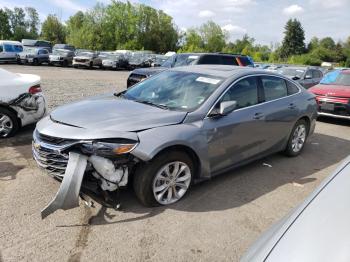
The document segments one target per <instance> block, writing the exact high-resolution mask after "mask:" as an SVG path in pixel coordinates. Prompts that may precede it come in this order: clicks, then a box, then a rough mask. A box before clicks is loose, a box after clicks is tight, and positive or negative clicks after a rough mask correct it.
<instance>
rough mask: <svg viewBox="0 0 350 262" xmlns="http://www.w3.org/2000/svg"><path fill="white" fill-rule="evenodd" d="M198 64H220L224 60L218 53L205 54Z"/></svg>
mask: <svg viewBox="0 0 350 262" xmlns="http://www.w3.org/2000/svg"><path fill="white" fill-rule="evenodd" d="M198 64H210V65H213V64H214V65H220V64H222V60H221V57H220V56H217V55H204V56H202V57H201V58H200V59H199V61H198Z"/></svg>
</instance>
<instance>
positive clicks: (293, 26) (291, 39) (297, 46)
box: [281, 19, 305, 59]
mask: <svg viewBox="0 0 350 262" xmlns="http://www.w3.org/2000/svg"><path fill="white" fill-rule="evenodd" d="M284 29H285V32H284V39H283V42H282V49H281V57H282V58H284V59H286V58H288V57H289V56H292V55H301V54H303V53H304V52H305V32H304V29H303V27H302V25H301V23H300V22H299V21H298V20H297V19H290V20H288V22H287V24H286V25H285V27H284Z"/></svg>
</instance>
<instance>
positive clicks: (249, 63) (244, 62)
mask: <svg viewBox="0 0 350 262" xmlns="http://www.w3.org/2000/svg"><path fill="white" fill-rule="evenodd" d="M237 59H239V61H240V62H241V64H242V66H253V63H252V61H251V60H250V59H249V58H248V57H246V56H239V57H237Z"/></svg>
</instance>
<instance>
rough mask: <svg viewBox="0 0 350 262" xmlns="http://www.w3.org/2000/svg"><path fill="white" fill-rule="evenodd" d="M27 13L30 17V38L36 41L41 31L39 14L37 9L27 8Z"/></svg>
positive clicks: (28, 24)
mask: <svg viewBox="0 0 350 262" xmlns="http://www.w3.org/2000/svg"><path fill="white" fill-rule="evenodd" d="M25 11H26V14H27V17H28V18H27V21H26V27H27V31H28V35H29V36H30V38H34V39H36V38H37V37H38V35H39V30H38V28H39V25H40V19H39V14H38V12H37V11H36V9H35V8H32V7H26V8H25Z"/></svg>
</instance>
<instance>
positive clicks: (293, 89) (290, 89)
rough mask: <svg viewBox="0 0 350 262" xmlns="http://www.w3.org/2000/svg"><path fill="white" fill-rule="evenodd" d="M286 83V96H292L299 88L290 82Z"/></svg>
mask: <svg viewBox="0 0 350 262" xmlns="http://www.w3.org/2000/svg"><path fill="white" fill-rule="evenodd" d="M286 82H287V89H288V95H293V94H296V93H298V92H299V88H298V87H297V86H296V85H295V84H293V83H292V82H290V81H286Z"/></svg>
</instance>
